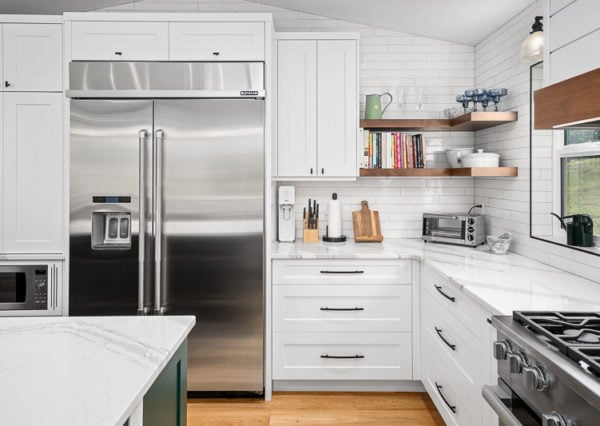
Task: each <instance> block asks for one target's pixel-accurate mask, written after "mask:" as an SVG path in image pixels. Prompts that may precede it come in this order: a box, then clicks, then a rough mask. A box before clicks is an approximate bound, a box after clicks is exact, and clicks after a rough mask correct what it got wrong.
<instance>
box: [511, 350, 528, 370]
mask: <svg viewBox="0 0 600 426" xmlns="http://www.w3.org/2000/svg"><path fill="white" fill-rule="evenodd" d="M507 356H508V361H509V365H510V372H511V373H513V374H520V373H521V372H523V367H524V366H525V357H524V356H523V354H522V353H521V352H512V353H510V354H508V355H507Z"/></svg>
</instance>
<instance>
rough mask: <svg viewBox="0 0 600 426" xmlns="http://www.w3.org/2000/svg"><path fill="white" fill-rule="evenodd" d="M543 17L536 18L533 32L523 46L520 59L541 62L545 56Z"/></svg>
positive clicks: (532, 27)
mask: <svg viewBox="0 0 600 426" xmlns="http://www.w3.org/2000/svg"><path fill="white" fill-rule="evenodd" d="M542 19H544V17H543V16H536V17H535V22H534V23H533V25H532V26H531V32H530V33H529V35H528V36H527V38H526V39H525V40H524V41H523V43H522V44H521V52H520V53H519V57H520V58H521V59H525V60H528V61H532V62H537V61H541V60H542V57H543V55H544V25H543V24H542Z"/></svg>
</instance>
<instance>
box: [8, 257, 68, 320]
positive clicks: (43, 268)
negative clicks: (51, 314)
mask: <svg viewBox="0 0 600 426" xmlns="http://www.w3.org/2000/svg"><path fill="white" fill-rule="evenodd" d="M55 269H56V268H55V267H54V266H52V267H50V268H49V267H48V265H0V311H37V312H39V311H48V310H52V309H55V308H56V305H57V303H55V302H57V295H56V288H55V287H56V276H53V277H49V275H52V274H55ZM50 284H52V285H53V286H54V287H53V288H52V289H51V288H50Z"/></svg>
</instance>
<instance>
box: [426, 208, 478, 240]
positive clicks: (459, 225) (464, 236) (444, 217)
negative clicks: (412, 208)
mask: <svg viewBox="0 0 600 426" xmlns="http://www.w3.org/2000/svg"><path fill="white" fill-rule="evenodd" d="M423 240H424V241H435V242H439V243H448V244H459V245H462V246H470V247H475V246H478V245H480V244H483V243H484V242H485V216H484V215H482V214H477V215H469V214H466V215H465V214H460V213H457V214H437V213H423Z"/></svg>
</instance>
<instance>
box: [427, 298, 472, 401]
mask: <svg viewBox="0 0 600 426" xmlns="http://www.w3.org/2000/svg"><path fill="white" fill-rule="evenodd" d="M421 306H422V308H421V309H422V310H421V318H422V319H421V321H422V323H421V330H422V334H423V338H425V337H427V338H428V339H429V340H430V341H431V342H432V346H433V350H434V351H435V352H438V353H440V354H442V353H443V354H445V355H446V356H447V357H448V358H449V359H450V360H451V361H449V362H450V364H448V365H452V368H453V369H455V370H457V374H458V373H460V374H462V375H463V376H464V378H465V380H466V381H467V383H469V384H470V385H471V387H472V389H473V390H474V391H475V394H474V395H473V396H474V397H478V396H479V392H480V388H481V386H480V384H481V373H480V372H481V362H480V359H481V351H480V350H479V349H480V348H481V345H482V343H481V340H479V339H478V338H476V337H475V336H473V334H472V333H471V332H469V330H468V329H467V328H466V327H465V326H464V325H463V324H462V323H461V322H460V321H458V319H457V318H456V317H454V316H453V315H450V313H449V312H448V311H447V310H446V308H444V307H442V306H441V305H440V304H439V303H437V301H435V300H433V299H432V298H430V297H424V298H423V300H422V303H421Z"/></svg>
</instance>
